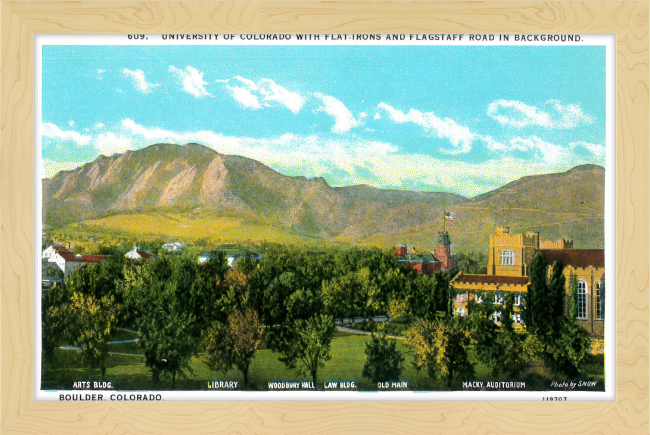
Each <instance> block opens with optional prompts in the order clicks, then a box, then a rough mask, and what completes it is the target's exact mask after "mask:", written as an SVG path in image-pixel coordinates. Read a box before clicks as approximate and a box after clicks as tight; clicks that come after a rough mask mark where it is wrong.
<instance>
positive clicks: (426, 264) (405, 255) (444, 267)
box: [397, 231, 456, 276]
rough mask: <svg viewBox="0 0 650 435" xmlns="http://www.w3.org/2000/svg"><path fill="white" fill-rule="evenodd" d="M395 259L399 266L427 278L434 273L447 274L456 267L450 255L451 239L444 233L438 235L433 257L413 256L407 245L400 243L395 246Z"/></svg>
mask: <svg viewBox="0 0 650 435" xmlns="http://www.w3.org/2000/svg"><path fill="white" fill-rule="evenodd" d="M397 259H398V261H399V262H400V263H401V264H403V265H405V266H407V267H409V268H411V269H413V270H417V271H418V272H420V273H422V274H424V275H427V276H431V275H433V274H434V273H436V272H449V271H451V270H453V269H454V268H455V267H456V265H455V263H454V256H453V254H452V253H451V239H450V238H449V233H448V232H446V231H441V232H439V233H438V246H437V247H436V253H435V255H434V254H433V253H425V254H414V253H412V252H411V249H410V248H409V247H408V245H406V244H404V243H400V244H398V245H397Z"/></svg>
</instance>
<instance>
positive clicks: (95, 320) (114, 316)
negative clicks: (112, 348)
mask: <svg viewBox="0 0 650 435" xmlns="http://www.w3.org/2000/svg"><path fill="white" fill-rule="evenodd" d="M119 309H120V308H119V306H118V305H117V304H116V303H115V299H114V298H113V297H108V296H104V297H103V298H101V299H96V298H94V297H93V296H86V295H83V294H79V293H75V294H74V295H73V296H72V303H71V305H70V313H71V315H72V317H73V318H74V327H73V331H74V332H73V337H74V343H75V344H76V345H78V346H81V347H82V350H81V356H82V359H83V361H84V362H85V363H86V364H88V365H89V366H90V367H92V368H99V369H101V372H102V380H104V378H105V376H106V356H107V355H108V346H109V338H110V335H111V334H112V333H114V332H115V330H116V329H117V324H118V321H119V314H118V313H119Z"/></svg>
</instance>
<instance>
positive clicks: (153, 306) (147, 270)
mask: <svg viewBox="0 0 650 435" xmlns="http://www.w3.org/2000/svg"><path fill="white" fill-rule="evenodd" d="M166 258H167V257H164V256H163V257H161V258H160V259H158V260H157V261H155V262H153V263H151V264H142V265H136V266H135V267H133V268H131V269H129V270H127V271H126V273H125V281H124V283H123V285H122V286H121V287H122V293H123V295H124V298H125V302H126V304H127V306H128V307H129V308H130V309H131V310H133V312H134V317H135V318H136V319H137V321H136V325H137V327H138V328H139V329H140V334H141V337H140V348H141V349H142V351H143V353H144V356H145V365H146V366H147V367H149V368H150V369H151V372H152V377H153V379H154V380H155V381H158V380H159V379H160V376H161V375H165V374H168V375H171V378H172V389H173V388H175V387H176V375H177V374H178V375H179V376H180V375H184V374H185V371H190V372H191V369H190V366H189V360H190V358H191V356H192V353H193V352H194V350H195V343H196V332H197V331H200V328H199V327H198V326H197V325H198V323H197V322H196V318H195V314H194V313H193V311H192V308H194V307H192V303H191V294H189V293H188V292H187V290H188V289H189V288H190V287H188V286H187V283H184V284H185V285H184V286H183V287H181V286H179V279H181V278H182V276H179V275H174V272H173V264H172V263H171V262H170V261H169V260H166ZM177 264H179V265H182V264H185V263H182V262H181V263H177Z"/></svg>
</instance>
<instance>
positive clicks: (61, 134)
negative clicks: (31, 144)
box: [41, 122, 92, 145]
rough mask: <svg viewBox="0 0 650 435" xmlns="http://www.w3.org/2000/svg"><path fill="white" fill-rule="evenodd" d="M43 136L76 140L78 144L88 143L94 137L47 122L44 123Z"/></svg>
mask: <svg viewBox="0 0 650 435" xmlns="http://www.w3.org/2000/svg"><path fill="white" fill-rule="evenodd" d="M41 133H42V135H43V137H49V138H52V139H59V140H71V141H73V142H76V143H77V144H78V145H88V143H89V142H90V140H91V139H92V138H91V137H90V136H87V135H84V134H80V133H77V132H76V131H72V130H68V131H63V130H61V129H60V128H59V127H57V126H56V125H54V124H52V123H49V122H46V123H44V124H43V129H42V131H41Z"/></svg>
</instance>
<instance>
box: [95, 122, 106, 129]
mask: <svg viewBox="0 0 650 435" xmlns="http://www.w3.org/2000/svg"><path fill="white" fill-rule="evenodd" d="M95 127H97V128H104V127H106V126H105V125H104V124H102V123H101V122H98V123H97V124H95Z"/></svg>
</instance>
